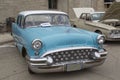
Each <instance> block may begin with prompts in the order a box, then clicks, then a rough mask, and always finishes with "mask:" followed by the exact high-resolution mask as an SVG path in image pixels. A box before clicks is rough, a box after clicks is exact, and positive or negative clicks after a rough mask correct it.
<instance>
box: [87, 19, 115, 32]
mask: <svg viewBox="0 0 120 80" xmlns="http://www.w3.org/2000/svg"><path fill="white" fill-rule="evenodd" d="M86 25H91V26H95V27H98V28H102V29H105V30H114V29H116V28H115V27H113V26H111V25H107V24H103V23H101V22H89V21H87V22H86Z"/></svg>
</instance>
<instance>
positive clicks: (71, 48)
mask: <svg viewBox="0 0 120 80" xmlns="http://www.w3.org/2000/svg"><path fill="white" fill-rule="evenodd" d="M74 49H96V50H98V49H97V48H94V47H70V48H63V49H57V50H52V51H48V52H46V53H44V54H43V55H42V56H41V57H44V56H45V55H48V54H50V53H54V52H59V51H66V50H74Z"/></svg>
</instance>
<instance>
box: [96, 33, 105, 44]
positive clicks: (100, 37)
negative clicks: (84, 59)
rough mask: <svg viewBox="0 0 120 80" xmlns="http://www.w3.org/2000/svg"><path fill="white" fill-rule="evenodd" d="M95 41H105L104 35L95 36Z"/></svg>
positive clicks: (100, 42)
mask: <svg viewBox="0 0 120 80" xmlns="http://www.w3.org/2000/svg"><path fill="white" fill-rule="evenodd" d="M97 41H98V43H99V44H103V43H104V42H105V37H104V36H102V35H99V36H98V37H97Z"/></svg>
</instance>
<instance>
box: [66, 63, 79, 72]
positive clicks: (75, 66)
mask: <svg viewBox="0 0 120 80" xmlns="http://www.w3.org/2000/svg"><path fill="white" fill-rule="evenodd" d="M80 69H81V65H80V63H79V64H77V63H76V64H68V65H67V71H76V70H80Z"/></svg>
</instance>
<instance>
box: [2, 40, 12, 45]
mask: <svg viewBox="0 0 120 80" xmlns="http://www.w3.org/2000/svg"><path fill="white" fill-rule="evenodd" d="M10 42H14V40H9V41H4V42H0V45H3V44H6V43H10Z"/></svg>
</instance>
